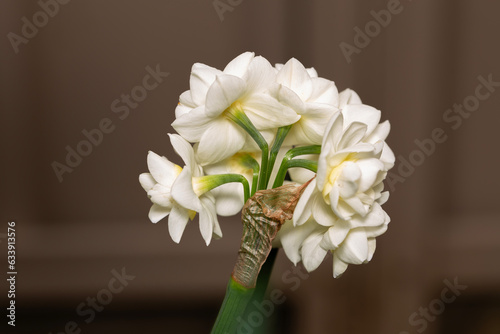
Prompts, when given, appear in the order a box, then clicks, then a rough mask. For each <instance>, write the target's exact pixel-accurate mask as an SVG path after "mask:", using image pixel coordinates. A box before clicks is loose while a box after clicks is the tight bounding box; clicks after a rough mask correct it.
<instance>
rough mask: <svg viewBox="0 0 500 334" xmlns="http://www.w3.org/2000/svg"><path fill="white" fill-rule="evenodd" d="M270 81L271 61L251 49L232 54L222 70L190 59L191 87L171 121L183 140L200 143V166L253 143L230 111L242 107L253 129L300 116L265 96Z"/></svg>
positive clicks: (272, 79) (272, 126) (271, 126)
mask: <svg viewBox="0 0 500 334" xmlns="http://www.w3.org/2000/svg"><path fill="white" fill-rule="evenodd" d="M275 81H276V72H275V69H274V68H273V67H272V66H271V64H269V62H268V61H267V60H266V59H264V58H263V57H260V56H259V57H255V56H254V54H253V53H251V52H246V53H243V54H241V55H240V56H238V57H236V58H235V59H234V60H232V61H231V62H230V63H229V64H228V65H227V66H226V68H225V69H224V71H220V70H217V69H215V68H212V67H210V66H207V65H203V64H194V65H193V68H192V72H191V78H190V90H188V91H186V92H184V93H182V95H181V96H180V99H179V100H180V102H179V105H178V106H177V109H176V111H175V114H176V120H175V121H174V122H173V123H172V126H173V127H174V129H175V130H176V131H177V132H178V133H179V134H180V135H181V136H182V137H184V138H185V139H186V140H188V141H190V142H193V143H199V144H198V149H197V158H198V160H199V162H200V163H201V164H202V165H207V164H214V163H217V162H219V161H222V160H224V159H226V158H228V157H230V156H232V155H234V154H235V153H237V152H238V151H239V150H241V149H242V148H243V147H244V146H245V143H246V142H252V140H251V139H250V138H249V136H248V135H247V133H246V132H245V131H244V130H243V129H242V128H241V127H240V126H238V125H237V124H235V123H234V122H232V121H230V120H229V119H228V117H227V116H228V115H227V113H230V112H231V110H233V109H237V110H241V111H243V112H244V113H245V114H246V115H247V116H248V118H249V119H250V120H251V121H252V123H253V124H254V125H255V127H256V128H257V129H258V130H272V129H275V128H278V127H281V126H285V125H289V124H292V123H295V122H296V121H297V120H298V119H299V118H300V116H298V115H297V114H296V113H295V112H294V111H293V110H291V109H290V108H288V107H286V106H284V105H283V104H281V103H279V102H278V101H277V100H276V99H274V98H273V97H271V96H270V95H269V92H268V89H269V87H270V86H271V85H272V84H273V83H275Z"/></svg>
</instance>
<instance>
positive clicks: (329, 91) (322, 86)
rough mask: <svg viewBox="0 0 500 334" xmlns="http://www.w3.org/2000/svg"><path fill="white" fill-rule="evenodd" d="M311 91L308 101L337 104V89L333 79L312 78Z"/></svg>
mask: <svg viewBox="0 0 500 334" xmlns="http://www.w3.org/2000/svg"><path fill="white" fill-rule="evenodd" d="M311 83H312V92H311V96H310V97H309V99H308V102H316V103H324V104H328V105H331V106H338V105H339V91H338V90H337V86H335V83H334V82H333V81H330V80H327V79H324V78H312V79H311Z"/></svg>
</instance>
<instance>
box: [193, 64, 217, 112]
mask: <svg viewBox="0 0 500 334" xmlns="http://www.w3.org/2000/svg"><path fill="white" fill-rule="evenodd" d="M219 74H222V72H221V71H220V70H218V69H216V68H213V67H211V66H208V65H205V64H200V63H195V64H194V65H193V67H192V68H191V77H190V78H189V87H190V90H191V99H192V101H193V102H194V103H195V104H196V105H198V106H202V105H204V104H205V99H206V96H207V92H208V89H209V88H210V86H211V85H212V83H213V82H214V80H215V77H216V76H217V75H219Z"/></svg>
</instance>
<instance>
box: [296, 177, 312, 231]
mask: <svg viewBox="0 0 500 334" xmlns="http://www.w3.org/2000/svg"><path fill="white" fill-rule="evenodd" d="M317 191H318V190H317V189H316V179H314V180H312V181H311V183H309V185H307V187H306V189H304V192H303V193H302V195H301V196H300V198H299V201H298V202H297V205H296V206H295V211H294V212H293V224H294V225H295V226H297V225H302V224H304V223H305V222H306V221H307V220H308V219H309V218H310V217H311V207H312V202H313V199H314V196H313V194H314V193H315V192H317Z"/></svg>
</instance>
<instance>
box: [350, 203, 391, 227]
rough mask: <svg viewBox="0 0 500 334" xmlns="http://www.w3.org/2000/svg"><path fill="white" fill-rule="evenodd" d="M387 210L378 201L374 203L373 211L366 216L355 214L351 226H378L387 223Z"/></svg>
mask: <svg viewBox="0 0 500 334" xmlns="http://www.w3.org/2000/svg"><path fill="white" fill-rule="evenodd" d="M385 220H386V216H385V212H384V210H383V209H382V207H381V206H380V204H378V203H376V202H375V203H373V206H372V209H371V211H370V212H369V213H368V214H367V215H366V216H364V217H362V216H359V215H355V216H353V217H352V218H351V220H350V221H349V223H350V226H351V228H356V227H377V226H381V225H384V224H385Z"/></svg>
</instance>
